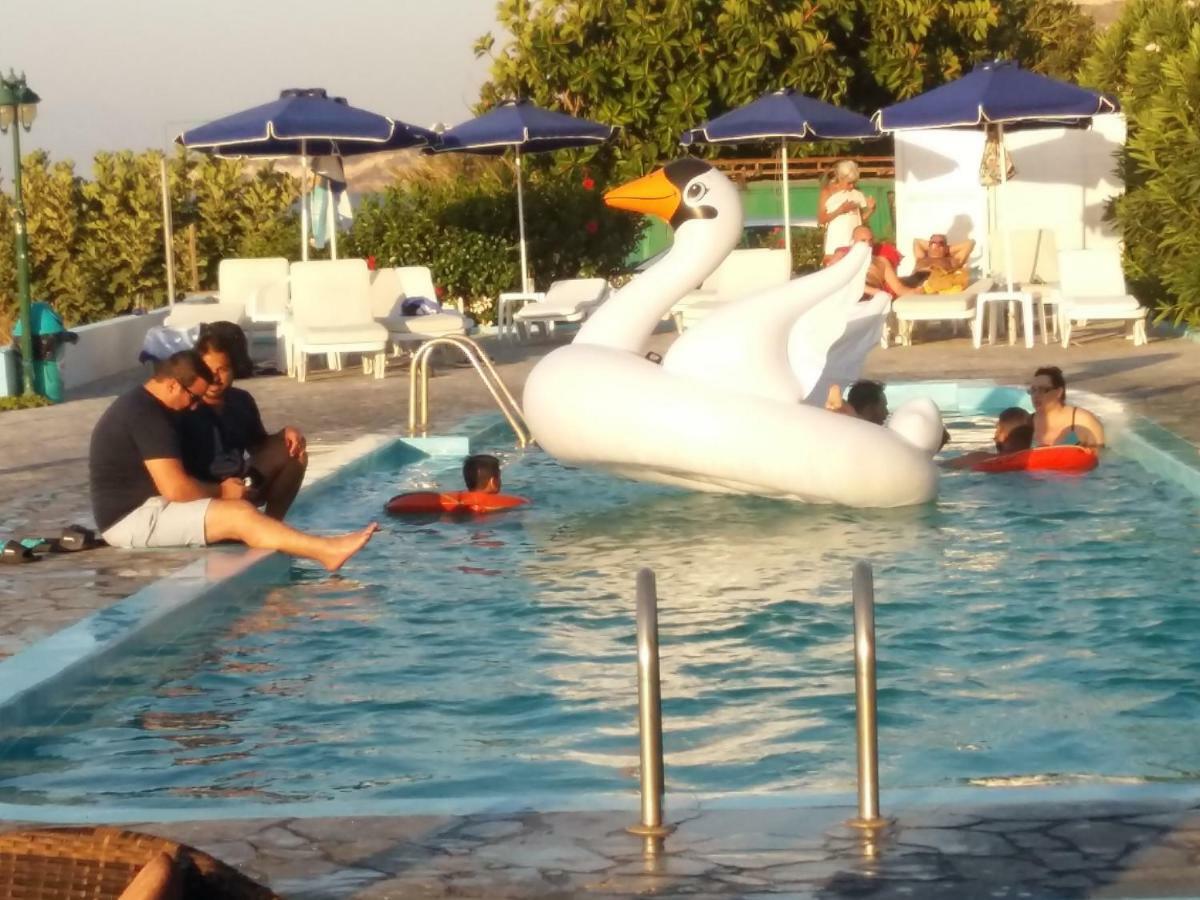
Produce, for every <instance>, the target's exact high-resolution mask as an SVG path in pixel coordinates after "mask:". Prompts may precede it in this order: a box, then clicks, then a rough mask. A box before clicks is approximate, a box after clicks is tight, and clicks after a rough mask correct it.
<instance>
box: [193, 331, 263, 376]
mask: <svg viewBox="0 0 1200 900" xmlns="http://www.w3.org/2000/svg"><path fill="white" fill-rule="evenodd" d="M196 352H197V353H224V354H225V355H226V356H228V357H229V362H230V363H231V364H232V365H233V375H234V377H235V378H249V377H250V376H251V375H253V374H254V363H253V361H252V360H251V359H250V346H249V343H248V342H247V340H246V332H244V331H243V330H242V328H241V326H240V325H238V324H236V323H234V322H206V323H205V324H203V325H201V326H200V337H199V339H198V340H197V341H196Z"/></svg>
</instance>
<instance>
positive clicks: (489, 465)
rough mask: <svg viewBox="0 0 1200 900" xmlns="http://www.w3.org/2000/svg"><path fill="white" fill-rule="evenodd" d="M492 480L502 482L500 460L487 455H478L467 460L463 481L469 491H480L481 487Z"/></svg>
mask: <svg viewBox="0 0 1200 900" xmlns="http://www.w3.org/2000/svg"><path fill="white" fill-rule="evenodd" d="M492 478H495V479H496V481H499V480H500V460H498V459H496V457H494V456H491V455H490V454H487V453H476V454H475V455H474V456H468V457H467V458H466V461H465V462H464V463H463V481H465V482H466V484H467V490H468V491H477V490H479V487H480V485H483V484H486V483H487V482H488V480H489V479H492Z"/></svg>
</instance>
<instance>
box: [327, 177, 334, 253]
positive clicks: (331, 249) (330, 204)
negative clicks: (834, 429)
mask: <svg viewBox="0 0 1200 900" xmlns="http://www.w3.org/2000/svg"><path fill="white" fill-rule="evenodd" d="M325 187H326V188H327V189H328V192H329V196H328V197H327V198H326V199H327V200H328V201H329V202H328V203H327V204H326V208H327V211H328V212H327V214H328V216H329V258H330V259H337V210H336V209H335V208H334V205H333V182H332V181H330V180H329V179H328V178H326V179H325Z"/></svg>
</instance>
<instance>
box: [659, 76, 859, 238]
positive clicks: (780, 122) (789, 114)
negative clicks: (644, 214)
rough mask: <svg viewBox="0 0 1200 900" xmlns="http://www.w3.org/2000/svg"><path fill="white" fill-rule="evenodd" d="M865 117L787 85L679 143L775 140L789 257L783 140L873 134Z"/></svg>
mask: <svg viewBox="0 0 1200 900" xmlns="http://www.w3.org/2000/svg"><path fill="white" fill-rule="evenodd" d="M878 136H879V133H878V132H877V131H876V130H875V126H874V125H872V124H871V120H870V119H868V118H867V117H866V116H861V115H859V114H858V113H855V112H850V111H849V110H845V109H839V108H838V107H836V106H833V105H832V104H830V103H826V102H825V101H824V100H817V99H815V98H813V97H806V96H805V95H804V94H798V93H796V92H795V91H794V90H792V89H791V88H785V89H783V90H780V91H774V92H772V93H769V94H763V95H762V96H761V97H759V98H758V99H757V100H754V101H752V102H750V103H747V104H746V105H745V106H740V107H738V108H737V109H735V110H732V111H730V112H727V113H725V114H724V115H723V116H718V117H717V118H715V119H711V120H710V121H708V122H705V123H704V124H703V125H698V126H697V127H695V128H689V129H688V130H687V131H685V132H684V133H683V136H682V137H681V138H680V139H679V142H680V143H681V144H683V145H684V146H685V147H687V146H690V145H692V144H699V143H704V144H743V143H750V142H754V141H768V140H775V139H778V140H779V158H780V167H781V168H782V170H783V240H784V247H785V248H786V249H787V252H788V257H789V259H790V258H791V253H792V226H791V203H790V198H789V197H788V155H787V142H788V141H789V140H791V141H836V140H848V139H856V138H857V139H861V138H873V137H878Z"/></svg>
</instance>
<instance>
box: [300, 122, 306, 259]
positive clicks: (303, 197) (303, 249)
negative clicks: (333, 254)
mask: <svg viewBox="0 0 1200 900" xmlns="http://www.w3.org/2000/svg"><path fill="white" fill-rule="evenodd" d="M306 175H308V145H307V142H306V141H301V142H300V259H301V261H303V262H308V195H307V194H306V193H305V191H304V181H305V176H306Z"/></svg>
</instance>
